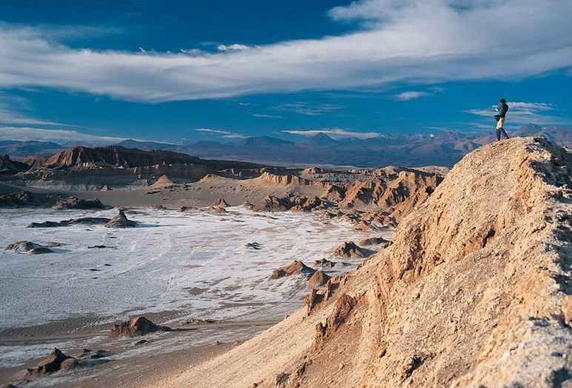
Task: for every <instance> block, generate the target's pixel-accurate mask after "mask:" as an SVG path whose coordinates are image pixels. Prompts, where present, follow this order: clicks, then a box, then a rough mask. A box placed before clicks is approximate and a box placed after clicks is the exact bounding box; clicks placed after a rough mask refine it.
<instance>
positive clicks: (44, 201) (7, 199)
mask: <svg viewBox="0 0 572 388" xmlns="http://www.w3.org/2000/svg"><path fill="white" fill-rule="evenodd" d="M56 201H57V196H56V195H54V194H36V193H31V192H29V191H16V192H12V193H5V194H0V208H3V207H8V208H11V207H17V208H18V207H27V206H42V207H43V206H52V205H53V204H54V203H55V202H56Z"/></svg>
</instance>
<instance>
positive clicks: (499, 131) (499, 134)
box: [497, 128, 508, 141]
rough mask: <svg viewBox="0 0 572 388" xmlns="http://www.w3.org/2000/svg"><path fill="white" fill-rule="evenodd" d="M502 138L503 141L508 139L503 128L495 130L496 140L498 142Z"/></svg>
mask: <svg viewBox="0 0 572 388" xmlns="http://www.w3.org/2000/svg"><path fill="white" fill-rule="evenodd" d="M503 136H504V138H505V139H508V134H507V133H506V131H505V130H504V128H497V140H499V141H500V139H501V137H503Z"/></svg>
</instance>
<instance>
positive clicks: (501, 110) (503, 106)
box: [495, 98, 508, 141]
mask: <svg viewBox="0 0 572 388" xmlns="http://www.w3.org/2000/svg"><path fill="white" fill-rule="evenodd" d="M496 111H497V114H496V115H495V119H496V120H497V141H500V139H501V137H502V136H504V137H505V139H508V135H507V133H506V131H505V130H504V120H505V117H506V112H508V104H507V103H506V100H505V99H504V98H501V100H500V102H499V104H498V105H497V108H496Z"/></svg>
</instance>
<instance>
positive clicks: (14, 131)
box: [0, 126, 127, 145]
mask: <svg viewBox="0 0 572 388" xmlns="http://www.w3.org/2000/svg"><path fill="white" fill-rule="evenodd" d="M0 140H20V141H31V140H34V141H51V142H55V143H60V144H64V143H69V142H81V143H89V144H93V145H109V144H115V143H119V142H121V141H123V140H127V138H122V137H115V136H97V135H89V134H85V133H80V132H77V131H73V130H68V129H45V128H29V127H9V126H6V127H0Z"/></svg>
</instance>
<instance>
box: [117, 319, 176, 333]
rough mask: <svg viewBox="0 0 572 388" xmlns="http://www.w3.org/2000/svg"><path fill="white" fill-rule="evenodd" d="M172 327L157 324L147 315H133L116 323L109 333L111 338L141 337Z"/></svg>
mask: <svg viewBox="0 0 572 388" xmlns="http://www.w3.org/2000/svg"><path fill="white" fill-rule="evenodd" d="M171 330H173V329H171V328H170V327H167V326H160V325H156V324H155V323H153V322H151V321H150V320H149V319H147V318H145V317H133V318H131V319H130V320H128V321H124V322H121V323H119V324H114V325H113V328H112V329H111V330H110V331H109V332H108V333H107V335H108V336H109V337H111V338H117V337H140V336H143V335H146V334H150V333H156V332H158V331H171Z"/></svg>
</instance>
